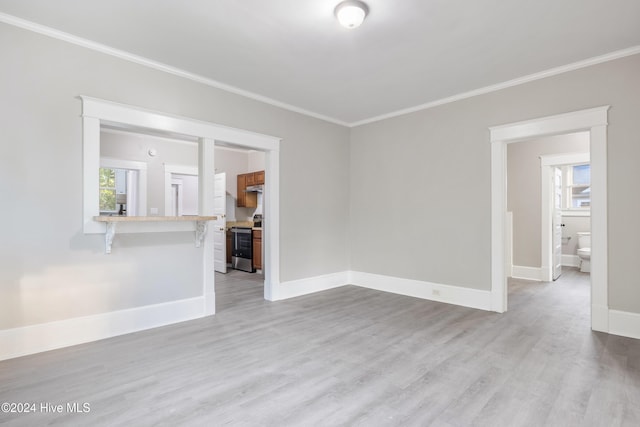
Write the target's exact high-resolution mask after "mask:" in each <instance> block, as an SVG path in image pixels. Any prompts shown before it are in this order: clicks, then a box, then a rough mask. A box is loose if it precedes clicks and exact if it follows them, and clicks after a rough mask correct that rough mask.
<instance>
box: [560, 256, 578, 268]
mask: <svg viewBox="0 0 640 427" xmlns="http://www.w3.org/2000/svg"><path fill="white" fill-rule="evenodd" d="M562 265H563V266H564V267H580V257H579V256H578V255H562Z"/></svg>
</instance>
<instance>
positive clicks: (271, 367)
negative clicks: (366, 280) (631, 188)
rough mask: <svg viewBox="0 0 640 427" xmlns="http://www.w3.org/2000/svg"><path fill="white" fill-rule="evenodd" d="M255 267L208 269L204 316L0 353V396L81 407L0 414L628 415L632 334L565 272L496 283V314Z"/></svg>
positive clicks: (638, 373) (633, 397) (298, 422)
mask: <svg viewBox="0 0 640 427" xmlns="http://www.w3.org/2000/svg"><path fill="white" fill-rule="evenodd" d="M247 277H249V280H247ZM256 279H259V278H258V277H256V276H255V275H253V276H247V275H245V274H242V273H240V272H233V273H231V274H228V275H226V276H222V275H219V276H218V278H217V284H216V286H217V294H216V296H217V299H218V307H217V310H218V314H216V316H213V317H209V318H204V319H199V320H195V321H190V322H184V323H181V324H177V325H172V326H167V327H163V328H157V329H153V330H149V331H143V332H139V333H136V334H130V335H126V336H121V337H115V338H111V339H107V340H103V341H99V342H94V343H89V344H84V345H79V346H75V347H70V348H65V349H61V350H55V351H50V352H47V353H42V354H38V355H33V356H27V357H22V358H18V359H13V360H8V361H4V362H0V402H35V403H37V404H38V405H40V404H41V403H45V404H46V403H50V404H53V405H56V404H63V405H66V404H67V403H68V402H76V403H79V404H82V403H85V402H86V403H88V404H89V405H90V412H88V413H68V412H66V408H65V411H63V413H61V414H56V413H43V412H40V411H39V410H38V412H37V413H29V414H7V413H0V424H4V423H6V424H7V425H16V426H36V425H37V426H41V425H59V426H119V425H121V426H152V425H153V426H156V425H162V426H178V425H181V426H182V425H186V426H191V425H193V426H430V425H433V426H639V425H640V340H633V339H629V338H622V337H617V336H613V335H607V334H603V333H596V332H592V331H591V330H590V329H589V282H588V276H587V275H585V274H583V273H580V272H578V271H575V270H570V271H567V272H565V274H564V275H563V277H562V278H561V280H559V281H558V282H556V283H531V282H524V281H511V283H510V296H509V309H510V310H509V312H508V313H505V314H502V315H501V314H496V313H489V312H484V311H480V310H473V309H468V308H463V307H457V306H452V305H447V304H441V303H436V302H431V301H425V300H420V299H416V298H410V297H405V296H400V295H394V294H389V293H383V292H378V291H373V290H368V289H363V288H359V287H356V286H346V287H342V288H338V289H333V290H329V291H325V292H321V293H317V294H313V295H308V296H304V297H299V298H295V299H291V300H287V301H280V302H274V303H271V302H267V301H264V300H263V299H262V292H263V291H262V286H261V283H260V281H259V280H256ZM38 408H39V407H38Z"/></svg>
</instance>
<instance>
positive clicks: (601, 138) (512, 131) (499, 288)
mask: <svg viewBox="0 0 640 427" xmlns="http://www.w3.org/2000/svg"><path fill="white" fill-rule="evenodd" d="M608 109H609V107H608V106H605V107H598V108H592V109H588V110H582V111H576V112H572V113H566V114H560V115H556V116H549V117H542V118H538V119H532V120H527V121H523V122H516V123H510V124H506V125H501V126H495V127H491V128H490V129H489V130H490V134H491V206H492V211H491V225H492V227H491V229H492V232H491V233H492V242H491V263H492V264H491V280H492V286H491V292H492V309H493V310H494V311H497V312H504V311H506V310H507V303H508V294H507V266H506V256H507V253H508V252H507V249H506V245H507V241H506V239H505V236H507V235H508V232H507V230H506V223H507V161H506V160H507V156H506V154H507V145H508V144H511V143H523V142H526V141H530V140H532V139H535V138H541V137H546V136H553V135H561V134H567V133H574V132H580V131H588V132H589V137H590V147H589V153H590V159H591V180H592V185H591V215H592V216H591V218H592V224H591V242H592V244H591V245H592V261H591V328H592V329H593V330H597V331H603V332H608V330H609V309H608V295H607V292H608V281H607V280H608V259H607V209H606V206H607V111H608Z"/></svg>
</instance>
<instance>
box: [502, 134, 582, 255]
mask: <svg viewBox="0 0 640 427" xmlns="http://www.w3.org/2000/svg"><path fill="white" fill-rule="evenodd" d="M587 152H589V133H588V132H581V133H574V134H570V135H558V136H552V137H548V138H542V139H537V140H533V141H526V142H519V143H515V144H508V145H507V210H508V211H511V212H513V265H518V266H526V267H538V268H539V267H541V266H542V261H541V252H542V247H541V242H542V235H541V227H542V225H541V223H542V215H541V210H542V206H541V188H540V180H541V178H540V156H543V155H549V154H561V153H587ZM574 238H575V237H574Z"/></svg>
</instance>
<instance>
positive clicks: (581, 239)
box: [577, 231, 591, 273]
mask: <svg viewBox="0 0 640 427" xmlns="http://www.w3.org/2000/svg"><path fill="white" fill-rule="evenodd" d="M577 234H578V257H580V271H582V272H584V273H590V272H591V233H590V232H589V231H579V232H578V233H577Z"/></svg>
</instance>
